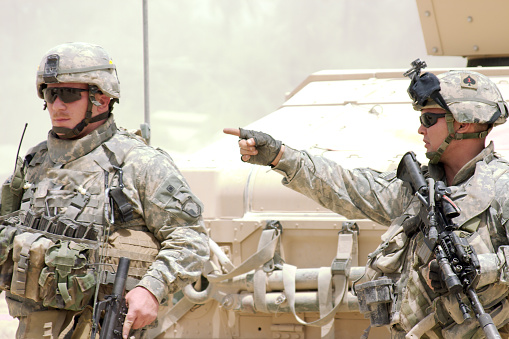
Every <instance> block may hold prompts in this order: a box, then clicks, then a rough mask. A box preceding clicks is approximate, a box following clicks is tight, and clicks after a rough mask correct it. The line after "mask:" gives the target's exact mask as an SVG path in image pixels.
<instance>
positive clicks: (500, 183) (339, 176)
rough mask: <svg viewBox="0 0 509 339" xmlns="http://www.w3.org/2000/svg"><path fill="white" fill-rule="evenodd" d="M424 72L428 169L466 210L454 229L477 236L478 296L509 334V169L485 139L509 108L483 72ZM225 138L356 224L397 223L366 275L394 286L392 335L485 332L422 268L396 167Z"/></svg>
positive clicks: (414, 212) (416, 223)
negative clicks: (353, 165) (380, 168)
mask: <svg viewBox="0 0 509 339" xmlns="http://www.w3.org/2000/svg"><path fill="white" fill-rule="evenodd" d="M419 73H420V69H419V71H418V72H417V75H416V76H415V77H414V78H413V79H412V82H411V85H410V87H409V91H408V92H409V94H410V96H411V98H412V99H413V105H414V109H415V110H418V111H420V113H421V115H420V123H421V124H420V126H419V128H418V133H419V134H420V135H422V137H423V142H424V146H425V148H426V156H427V157H428V158H429V160H430V161H429V164H428V166H423V167H422V168H421V170H422V172H423V174H424V177H426V178H433V179H434V180H436V181H442V182H444V183H445V184H446V185H447V186H449V187H450V189H451V192H452V193H451V199H452V200H453V201H454V203H455V204H456V205H457V206H458V207H459V208H460V210H461V214H460V215H459V216H458V217H456V218H455V219H454V223H455V224H456V225H458V229H457V230H456V231H455V232H456V233H458V234H459V236H460V237H465V238H467V239H468V242H469V244H470V245H471V246H472V247H473V248H474V249H475V252H476V253H477V255H478V257H479V261H480V272H481V273H480V277H479V281H478V282H477V285H476V286H475V287H476V289H477V293H478V295H479V299H480V300H481V302H482V304H483V306H484V309H485V311H486V312H487V313H489V314H490V315H491V317H492V318H493V322H494V324H495V326H496V327H497V328H499V329H501V328H503V327H504V325H505V324H506V323H507V322H508V319H509V303H508V293H509V285H508V283H507V281H509V280H508V279H509V276H508V273H507V272H508V264H507V263H506V259H507V258H509V257H508V256H507V254H508V253H509V239H508V237H507V228H508V226H509V222H508V220H509V191H508V189H507V187H508V185H509V163H508V162H507V161H506V160H504V159H503V158H501V157H500V156H499V155H497V154H496V153H494V145H493V143H490V144H489V145H487V146H486V145H485V140H486V135H487V134H488V133H489V132H490V131H491V129H492V128H493V127H494V126H497V125H500V124H503V123H504V122H505V121H506V119H507V117H508V110H507V105H506V103H505V101H504V100H503V98H502V96H501V94H500V91H499V90H498V88H497V86H496V85H495V84H494V83H493V82H492V81H491V80H490V79H488V78H487V77H486V76H484V75H482V74H479V73H477V72H473V71H469V70H466V71H450V72H446V73H443V74H440V75H439V76H438V77H436V76H435V75H434V74H431V73H425V74H422V75H420V74H419ZM224 132H225V133H226V134H231V135H236V136H239V137H240V140H239V148H240V154H241V159H242V161H244V162H249V163H252V164H257V165H270V166H271V167H272V169H273V170H274V171H276V172H278V173H280V174H282V175H283V176H284V178H283V180H282V183H283V185H285V186H287V187H289V188H291V189H293V190H295V191H297V192H300V193H302V194H304V195H306V196H308V197H310V198H312V199H314V200H315V201H317V202H318V203H320V204H321V205H323V206H324V207H326V208H329V209H331V210H332V211H335V212H337V213H340V214H341V215H344V216H346V217H348V218H352V219H356V218H366V217H368V218H370V219H372V220H374V221H376V222H378V223H380V224H382V225H386V226H388V227H389V228H388V231H387V232H386V233H385V234H384V235H383V236H382V241H383V242H382V244H381V245H380V246H379V247H378V248H377V249H376V250H375V252H373V253H372V254H370V256H369V258H368V263H367V267H366V276H367V277H368V278H369V279H370V280H375V279H378V278H380V277H387V278H389V279H390V281H392V286H393V288H392V291H393V292H392V293H393V295H392V298H391V302H390V309H389V321H388V322H387V323H386V324H384V325H387V326H388V327H389V329H390V331H391V336H392V337H393V338H404V337H405V336H410V335H412V334H415V333H420V335H424V334H425V336H424V337H427V338H442V337H445V338H465V337H468V338H471V337H476V338H477V337H480V336H482V335H483V330H482V329H481V328H480V326H479V323H478V322H477V321H475V317H473V319H474V321H466V320H464V318H463V317H462V313H461V312H460V311H459V308H458V307H457V305H458V300H457V299H455V298H452V297H451V295H450V294H448V293H445V291H444V289H443V286H444V282H443V279H442V278H443V272H441V270H440V268H438V265H436V261H434V260H433V259H432V257H431V258H429V260H424V262H423V260H422V258H420V257H419V256H418V255H416V250H417V249H419V248H420V246H422V242H423V238H422V236H421V235H420V234H421V233H420V232H418V231H416V230H419V227H420V222H421V219H420V218H417V217H416V216H418V214H419V210H420V207H421V204H420V202H419V200H418V199H417V197H416V196H415V195H414V194H413V192H412V191H411V190H410V189H409V188H408V186H407V185H405V183H404V182H403V181H402V180H400V179H399V178H398V177H397V176H396V171H393V172H388V173H387V172H386V173H381V172H377V171H375V170H372V169H369V168H359V169H355V170H347V169H345V168H343V167H341V166H340V165H339V164H337V163H335V162H334V161H331V160H329V159H327V158H325V157H321V156H313V155H310V154H308V153H307V152H306V151H298V150H295V149H293V148H291V147H289V146H287V145H284V144H282V143H281V142H280V141H278V140H275V139H274V138H272V137H271V136H270V135H268V134H265V133H262V132H257V131H251V130H244V129H236V128H225V129H224ZM458 312H459V313H458ZM501 332H502V330H501ZM420 335H419V336H420Z"/></svg>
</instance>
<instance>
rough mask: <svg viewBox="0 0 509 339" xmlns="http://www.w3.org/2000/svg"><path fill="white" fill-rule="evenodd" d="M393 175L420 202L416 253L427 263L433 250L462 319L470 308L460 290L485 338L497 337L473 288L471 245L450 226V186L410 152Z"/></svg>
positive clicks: (476, 269) (475, 263) (453, 210)
mask: <svg viewBox="0 0 509 339" xmlns="http://www.w3.org/2000/svg"><path fill="white" fill-rule="evenodd" d="M397 177H398V178H399V179H401V180H403V181H405V182H408V183H410V186H411V187H412V190H413V192H414V194H415V196H416V197H417V198H418V199H419V200H420V202H421V203H422V206H423V208H422V209H421V213H420V218H421V220H422V221H423V223H424V226H423V227H421V232H422V233H423V235H424V244H422V246H421V247H420V248H419V249H418V251H417V255H418V256H419V257H420V258H421V260H423V262H424V263H427V262H428V261H429V259H430V258H431V255H432V254H434V255H435V257H436V260H437V262H438V264H439V266H440V269H441V271H442V275H443V280H444V282H445V285H446V287H447V290H448V291H449V292H450V293H451V295H453V296H455V297H456V299H457V300H458V304H459V309H460V310H461V313H462V314H463V318H464V319H465V320H467V319H470V318H471V317H470V314H469V312H470V308H469V307H468V306H467V305H466V304H465V303H464V302H463V299H462V297H461V293H464V294H465V295H466V296H467V297H468V299H469V301H470V304H471V305H472V308H473V310H474V313H475V316H476V317H477V321H478V322H479V325H480V326H481V328H482V330H483V331H484V334H485V335H486V337H487V338H490V339H491V338H501V337H500V334H499V333H498V330H497V327H496V326H495V324H494V323H493V319H492V318H491V316H490V315H489V314H488V313H486V312H485V311H484V308H483V306H482V304H481V302H480V301H479V297H478V296H477V293H476V292H475V287H476V285H477V283H478V282H479V277H480V276H479V274H480V264H479V260H478V258H477V254H476V253H475V251H474V249H473V248H472V246H471V245H470V244H469V243H468V241H467V240H466V239H465V238H461V237H459V236H458V235H457V234H456V233H454V230H456V229H457V228H458V226H457V225H455V224H454V223H453V222H452V219H453V218H455V217H457V216H459V214H460V210H459V208H458V207H457V206H456V205H455V204H454V202H453V201H452V200H451V198H450V195H451V190H450V188H448V187H446V186H445V184H444V183H443V182H442V181H436V182H435V180H434V179H432V178H428V179H427V180H426V179H425V178H424V176H423V175H422V172H421V166H420V163H419V162H418V161H417V159H416V157H415V154H414V153H413V152H408V153H406V154H405V155H404V156H403V159H402V160H401V162H400V163H399V165H398V170H397Z"/></svg>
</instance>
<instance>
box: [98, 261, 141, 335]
mask: <svg viewBox="0 0 509 339" xmlns="http://www.w3.org/2000/svg"><path fill="white" fill-rule="evenodd" d="M130 261H131V260H130V259H129V258H124V257H121V258H120V259H119V262H118V267H117V273H116V275H115V281H114V283H113V291H112V294H111V295H108V296H106V298H105V299H104V300H103V301H99V302H98V303H97V304H96V307H95V310H94V319H93V326H92V334H91V336H90V337H91V339H95V337H96V333H97V330H98V328H99V322H100V319H101V314H102V312H103V311H104V312H105V313H104V318H103V321H102V324H101V330H100V331H99V338H100V339H122V327H123V326H124V321H125V316H126V314H127V305H126V300H125V298H124V294H125V285H126V281H127V272H128V271H129V264H130Z"/></svg>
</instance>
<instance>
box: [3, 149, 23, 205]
mask: <svg viewBox="0 0 509 339" xmlns="http://www.w3.org/2000/svg"><path fill="white" fill-rule="evenodd" d="M22 167H23V162H22V160H21V158H19V157H18V159H17V162H16V170H15V172H14V174H13V175H12V177H11V178H10V179H9V180H7V181H6V182H5V183H4V184H3V187H2V197H1V199H2V204H1V208H0V215H6V214H9V213H12V212H14V211H17V210H19V207H20V205H21V198H22V197H23V184H24V178H23V172H22V171H21V168H22Z"/></svg>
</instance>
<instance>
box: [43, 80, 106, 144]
mask: <svg viewBox="0 0 509 339" xmlns="http://www.w3.org/2000/svg"><path fill="white" fill-rule="evenodd" d="M98 92H99V89H98V88H97V87H96V86H90V89H89V92H88V106H87V111H86V112H85V118H83V120H81V121H80V122H79V123H78V124H77V125H76V126H74V128H67V127H56V126H53V127H52V128H51V130H52V131H53V133H54V134H55V135H58V137H59V138H61V139H74V138H76V137H77V136H78V135H79V134H80V133H81V132H83V130H84V129H85V127H87V125H88V124H90V123H93V122H97V121H101V120H104V119H107V118H108V117H109V115H110V112H109V110H108V111H107V112H104V113H101V114H99V115H96V116H95V117H92V107H93V106H101V103H100V102H99V101H97V100H96V99H95V94H96V93H98ZM59 134H60V135H59Z"/></svg>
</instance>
